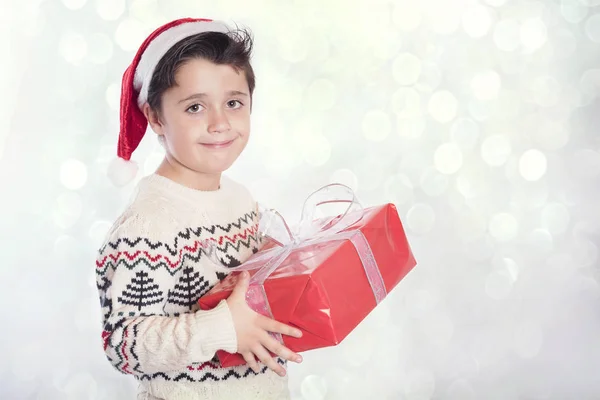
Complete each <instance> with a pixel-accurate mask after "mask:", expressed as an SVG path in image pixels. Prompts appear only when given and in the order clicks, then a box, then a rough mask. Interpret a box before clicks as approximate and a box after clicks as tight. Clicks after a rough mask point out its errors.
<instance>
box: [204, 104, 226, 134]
mask: <svg viewBox="0 0 600 400" xmlns="http://www.w3.org/2000/svg"><path fill="white" fill-rule="evenodd" d="M229 129H231V125H230V124H229V120H228V119H227V115H226V114H225V113H224V112H223V110H220V109H213V110H211V112H210V113H209V121H208V133H220V132H227V131H228V130H229Z"/></svg>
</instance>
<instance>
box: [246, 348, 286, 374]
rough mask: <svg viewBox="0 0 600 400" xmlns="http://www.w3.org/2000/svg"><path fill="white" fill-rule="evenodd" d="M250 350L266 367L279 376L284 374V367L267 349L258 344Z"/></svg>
mask: <svg viewBox="0 0 600 400" xmlns="http://www.w3.org/2000/svg"><path fill="white" fill-rule="evenodd" d="M252 352H253V353H254V354H255V355H256V357H258V359H259V360H260V361H261V362H262V363H263V364H265V365H266V366H267V367H269V368H270V369H272V370H273V371H275V373H277V374H278V375H279V376H285V369H284V368H283V366H281V365H280V364H279V363H277V361H275V359H274V358H273V357H272V356H271V355H270V354H269V352H268V351H267V349H265V348H264V347H263V346H262V345H258V346H256V347H254V348H253V349H252Z"/></svg>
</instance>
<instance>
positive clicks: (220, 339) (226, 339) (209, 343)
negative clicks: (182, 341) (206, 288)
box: [192, 300, 237, 354]
mask: <svg viewBox="0 0 600 400" xmlns="http://www.w3.org/2000/svg"><path fill="white" fill-rule="evenodd" d="M195 318H196V324H195V327H194V330H195V332H194V336H195V337H197V339H196V340H194V342H195V343H194V344H197V345H199V346H201V347H202V349H203V351H202V353H203V354H214V353H215V352H216V351H217V350H225V351H227V352H229V353H236V352H237V336H236V333H235V326H234V325H233V319H232V317H231V312H230V311H229V306H228V305H227V301H226V300H221V302H220V303H219V304H218V305H217V306H216V307H215V308H213V309H212V310H206V311H197V312H196V314H195ZM192 354H193V353H192Z"/></svg>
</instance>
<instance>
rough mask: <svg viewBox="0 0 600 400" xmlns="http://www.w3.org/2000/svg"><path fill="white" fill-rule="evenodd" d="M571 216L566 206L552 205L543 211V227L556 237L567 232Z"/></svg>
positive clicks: (548, 205)
mask: <svg viewBox="0 0 600 400" xmlns="http://www.w3.org/2000/svg"><path fill="white" fill-rule="evenodd" d="M570 221H571V216H570V213H569V210H568V209H567V207H566V206H565V205H564V204H561V203H550V204H547V205H546V206H545V207H544V208H543V209H542V226H543V227H544V228H545V229H548V231H549V232H550V233H552V234H554V235H558V234H562V233H565V232H566V231H567V228H568V227H569V223H570Z"/></svg>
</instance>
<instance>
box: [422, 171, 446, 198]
mask: <svg viewBox="0 0 600 400" xmlns="http://www.w3.org/2000/svg"><path fill="white" fill-rule="evenodd" d="M447 187H448V177H447V176H446V175H444V174H441V173H440V172H439V171H438V170H436V169H435V168H433V167H428V168H427V169H425V170H424V171H423V174H422V175H421V189H422V190H423V192H424V193H425V194H426V195H428V196H439V195H441V194H443V193H444V192H445V191H446V188H447Z"/></svg>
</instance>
